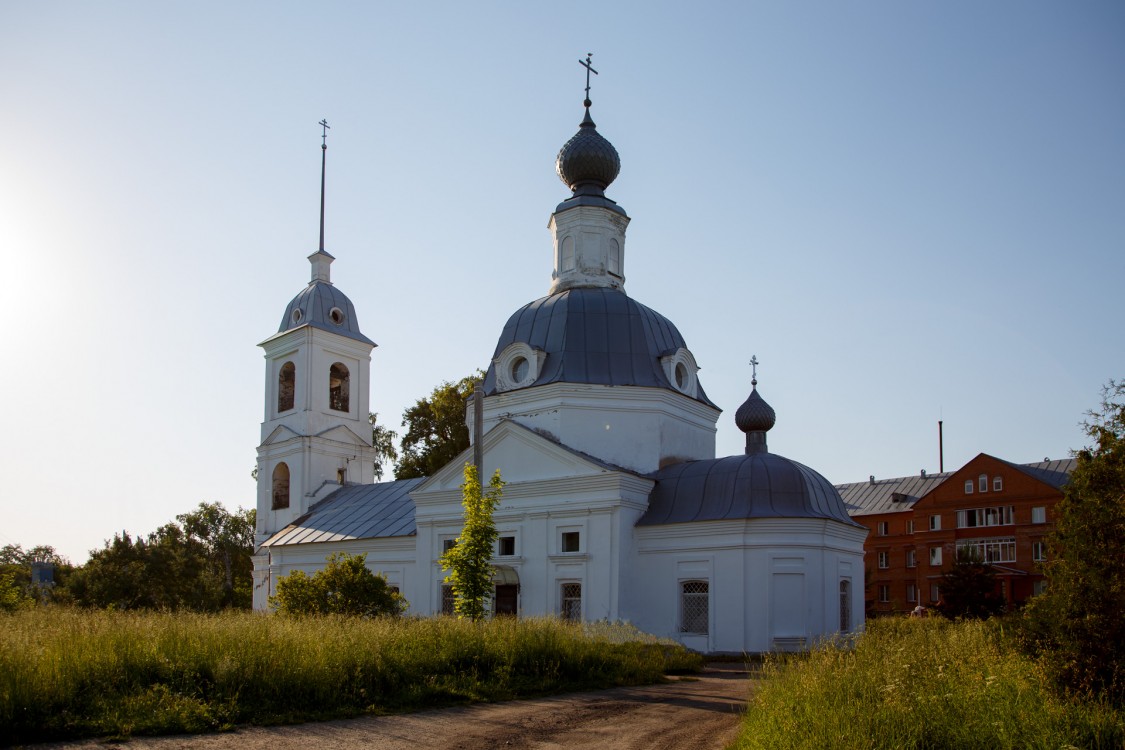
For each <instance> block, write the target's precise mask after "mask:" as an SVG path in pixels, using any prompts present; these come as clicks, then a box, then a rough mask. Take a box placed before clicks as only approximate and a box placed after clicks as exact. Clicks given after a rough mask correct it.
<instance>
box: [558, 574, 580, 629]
mask: <svg viewBox="0 0 1125 750" xmlns="http://www.w3.org/2000/svg"><path fill="white" fill-rule="evenodd" d="M560 593H561V601H560V602H559V604H560V606H559V614H560V615H562V618H563V619H564V620H566V621H568V622H580V621H581V620H582V584H581V583H564V584H563V585H562V591H561V592H560Z"/></svg>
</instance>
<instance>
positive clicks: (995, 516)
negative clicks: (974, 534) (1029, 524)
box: [957, 505, 1016, 529]
mask: <svg viewBox="0 0 1125 750" xmlns="http://www.w3.org/2000/svg"><path fill="white" fill-rule="evenodd" d="M1015 522H1016V509H1015V506H1013V505H991V506H988V507H985V508H967V509H965V510H959V511H957V528H959V529H976V528H980V527H982V526H1011V525H1013V524H1014V523H1015Z"/></svg>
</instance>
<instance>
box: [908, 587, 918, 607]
mask: <svg viewBox="0 0 1125 750" xmlns="http://www.w3.org/2000/svg"><path fill="white" fill-rule="evenodd" d="M917 600H918V587H917V586H915V585H914V584H913V583H908V584H906V601H908V602H910V603H912V604H913V603H914V602H915V601H917Z"/></svg>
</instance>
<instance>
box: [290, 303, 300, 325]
mask: <svg viewBox="0 0 1125 750" xmlns="http://www.w3.org/2000/svg"><path fill="white" fill-rule="evenodd" d="M291 317H292V318H293V322H294V323H300V322H301V308H299V307H295V308H293V315H292V316H291Z"/></svg>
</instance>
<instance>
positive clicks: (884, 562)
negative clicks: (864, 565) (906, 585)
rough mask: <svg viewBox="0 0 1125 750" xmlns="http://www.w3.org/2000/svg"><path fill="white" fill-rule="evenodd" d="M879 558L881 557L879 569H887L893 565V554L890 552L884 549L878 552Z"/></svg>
mask: <svg viewBox="0 0 1125 750" xmlns="http://www.w3.org/2000/svg"><path fill="white" fill-rule="evenodd" d="M878 559H879V570H886V569H887V568H889V567H891V563H890V560H891V554H890V553H889V552H887V551H885V550H884V551H882V552H880V553H878Z"/></svg>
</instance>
